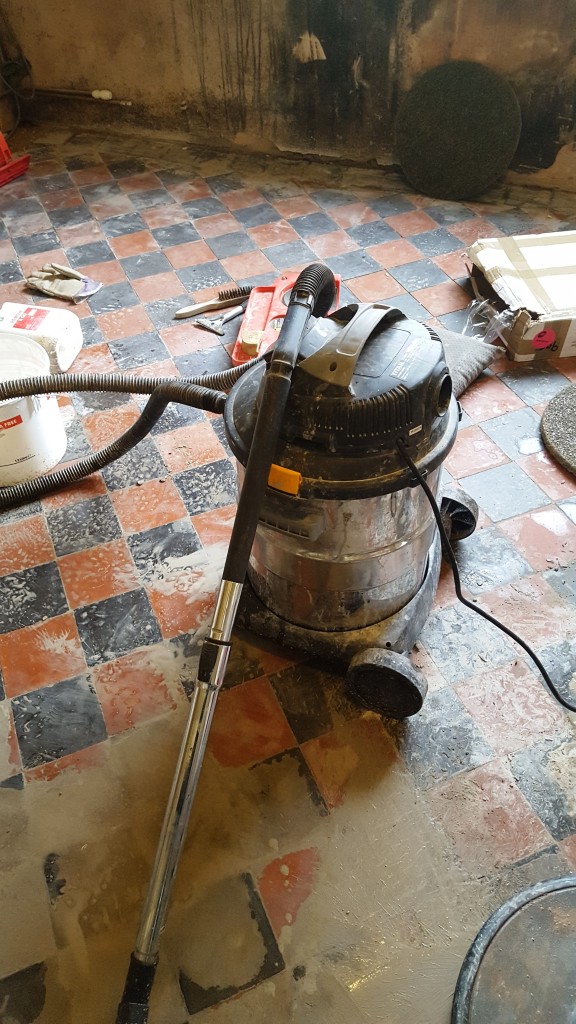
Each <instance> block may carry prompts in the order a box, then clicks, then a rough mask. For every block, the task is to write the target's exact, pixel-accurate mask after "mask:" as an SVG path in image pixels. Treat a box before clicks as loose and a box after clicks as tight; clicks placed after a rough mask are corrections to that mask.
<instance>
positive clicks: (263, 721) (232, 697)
mask: <svg viewBox="0 0 576 1024" xmlns="http://www.w3.org/2000/svg"><path fill="white" fill-rule="evenodd" d="M296 745H297V744H296V740H295V738H294V734H293V732H292V730H291V728H290V726H289V725H288V721H287V719H286V716H285V715H284V712H283V711H282V708H281V707H280V704H279V703H278V701H277V699H276V695H275V693H274V690H273V689H272V687H271V685H270V683H269V682H268V680H267V679H266V678H265V677H264V676H262V677H260V678H259V679H251V680H250V681H249V682H247V683H240V684H239V685H238V686H234V687H233V688H232V689H230V690H224V691H223V692H222V693H221V694H220V697H219V698H218V704H217V706H216V713H215V715H214V722H213V725H212V729H211V731H210V738H209V740H208V749H209V750H210V753H211V754H212V755H213V757H215V758H216V760H217V761H218V763H219V764H221V765H223V766H224V767H225V768H240V767H241V766H242V765H247V764H254V763H255V762H256V761H263V760H265V758H267V757H274V755H275V754H281V753H282V752H283V751H284V750H289V749H290V748H292V747H295V746H296Z"/></svg>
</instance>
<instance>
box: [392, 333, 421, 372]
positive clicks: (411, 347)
mask: <svg viewBox="0 0 576 1024" xmlns="http://www.w3.org/2000/svg"><path fill="white" fill-rule="evenodd" d="M421 355H422V339H421V338H414V339H413V340H412V341H410V342H409V343H408V345H407V346H406V348H405V349H404V351H403V352H402V354H401V355H400V358H399V360H398V362H397V363H396V364H395V365H394V366H393V367H392V369H391V370H389V373H390V376H391V377H397V378H398V380H407V379H408V377H409V376H410V371H411V370H412V367H413V366H414V364H415V363H416V362H417V361H418V359H420V358H421Z"/></svg>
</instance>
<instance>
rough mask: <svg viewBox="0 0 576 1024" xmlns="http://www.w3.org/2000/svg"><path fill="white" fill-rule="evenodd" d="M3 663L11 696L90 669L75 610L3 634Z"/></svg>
mask: <svg viewBox="0 0 576 1024" xmlns="http://www.w3.org/2000/svg"><path fill="white" fill-rule="evenodd" d="M0 665H1V666H2V674H3V677H4V689H5V690H6V696H7V697H17V696H18V695H19V694H21V693H28V692H29V691H30V690H37V689H39V688H40V687H42V686H48V684H49V683H57V682H59V681H60V680H62V679H72V678H73V676H77V675H80V674H81V673H82V672H86V661H85V659H84V654H83V652H82V646H81V644H80V637H79V636H78V630H77V629H76V622H75V621H74V616H73V615H72V612H67V613H66V614H65V615H57V616H56V618H53V619H46V621H45V622H38V623H36V625H34V626H25V627H24V629H16V630H14V632H12V633H5V634H4V635H3V636H0Z"/></svg>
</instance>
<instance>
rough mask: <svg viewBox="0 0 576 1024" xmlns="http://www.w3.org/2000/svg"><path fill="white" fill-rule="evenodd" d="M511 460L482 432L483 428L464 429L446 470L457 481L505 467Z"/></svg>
mask: <svg viewBox="0 0 576 1024" xmlns="http://www.w3.org/2000/svg"><path fill="white" fill-rule="evenodd" d="M509 461H510V460H509V459H508V458H507V456H506V455H505V454H504V452H503V451H502V449H501V448H499V447H498V445H497V444H495V443H494V441H492V440H491V439H490V438H489V437H488V436H487V435H486V434H485V433H484V431H483V430H482V427H464V428H463V429H462V430H460V431H459V433H458V437H457V439H456V444H455V445H454V448H453V449H452V451H451V452H450V455H449V456H448V458H447V459H446V463H445V465H446V469H447V470H448V472H449V473H451V474H452V476H453V477H455V478H456V479H461V478H462V477H465V476H471V475H472V473H480V472H482V470H483V469H492V468H493V467H494V466H503V465H504V463H505V462H509Z"/></svg>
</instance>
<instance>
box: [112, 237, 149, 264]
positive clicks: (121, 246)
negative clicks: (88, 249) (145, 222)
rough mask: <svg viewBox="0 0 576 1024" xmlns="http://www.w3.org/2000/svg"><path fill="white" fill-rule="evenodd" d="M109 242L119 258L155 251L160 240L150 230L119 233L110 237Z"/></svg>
mask: <svg viewBox="0 0 576 1024" xmlns="http://www.w3.org/2000/svg"><path fill="white" fill-rule="evenodd" d="M108 243H109V245H110V248H111V249H112V252H113V253H114V255H115V256H117V257H118V259H122V258H124V257H125V256H140V255H141V254H142V253H143V252H155V250H156V249H158V247H159V246H158V242H157V241H156V239H155V238H154V235H152V234H150V232H149V231H135V232H134V233H133V234H131V235H118V237H117V238H109V239H108Z"/></svg>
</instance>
